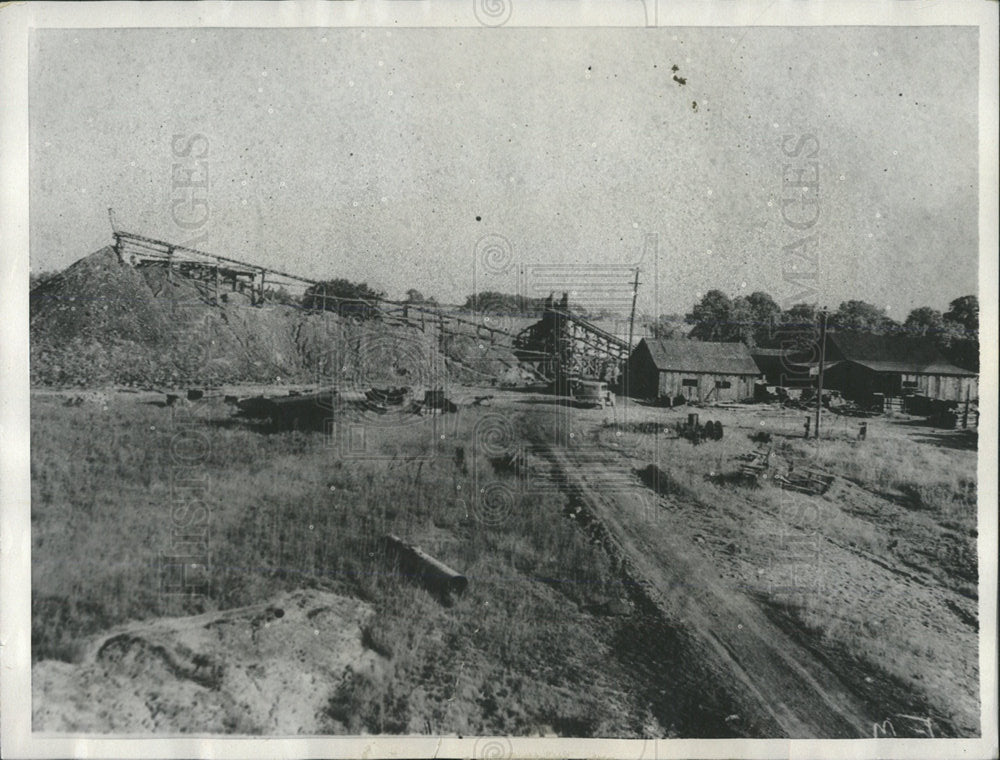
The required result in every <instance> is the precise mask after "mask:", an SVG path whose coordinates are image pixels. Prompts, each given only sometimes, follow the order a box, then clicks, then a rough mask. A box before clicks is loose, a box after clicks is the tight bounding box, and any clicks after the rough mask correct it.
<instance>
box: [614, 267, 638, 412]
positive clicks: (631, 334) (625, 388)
mask: <svg viewBox="0 0 1000 760" xmlns="http://www.w3.org/2000/svg"><path fill="white" fill-rule="evenodd" d="M638 296H639V267H636V268H635V283H634V284H633V285H632V312H631V313H630V314H629V317H628V353H627V354H626V356H625V366H624V367H622V370H623V371H622V375H623V376H624V378H625V382H624V383H621V381H619V382H620V384H621V385H622V388H621V391H622V394H623V395H624V396H625V398H626V399H627V398H628V396H629V393H630V388H631V386H632V378H631V377H629V372H628V360H629V359H630V358H631V356H632V341H633V340H634V339H635V300H636V298H638ZM626 403H627V402H626Z"/></svg>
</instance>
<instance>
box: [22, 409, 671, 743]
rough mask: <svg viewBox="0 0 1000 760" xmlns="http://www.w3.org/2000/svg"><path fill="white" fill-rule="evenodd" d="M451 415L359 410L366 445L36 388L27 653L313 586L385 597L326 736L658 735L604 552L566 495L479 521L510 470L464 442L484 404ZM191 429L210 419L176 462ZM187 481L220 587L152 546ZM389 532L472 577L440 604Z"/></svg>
mask: <svg viewBox="0 0 1000 760" xmlns="http://www.w3.org/2000/svg"><path fill="white" fill-rule="evenodd" d="M444 419H445V418H438V419H437V420H435V419H433V418H416V421H415V422H414V423H412V424H407V425H404V426H401V427H378V426H375V427H369V428H367V433H368V441H367V444H368V451H369V453H370V454H371V456H369V457H346V456H344V455H342V454H341V453H338V451H336V450H335V449H333V448H331V445H330V441H329V439H328V438H327V436H326V435H325V434H323V433H321V432H315V433H311V432H310V433H307V432H281V433H268V432H265V431H262V430H260V429H257V428H255V427H254V426H253V425H250V424H247V423H245V422H243V421H238V420H233V419H231V418H230V412H229V410H228V408H227V407H225V406H224V405H223V404H222V403H221V402H219V401H215V400H212V401H205V402H203V403H200V404H195V405H190V406H185V407H178V408H162V407H160V406H158V405H156V404H154V403H152V402H149V401H140V400H138V398H137V397H130V396H127V395H119V396H117V397H115V398H114V399H113V400H112V401H111V403H110V404H108V405H107V408H105V405H104V404H103V403H101V402H97V403H87V404H84V405H81V406H71V407H67V406H64V405H63V399H62V398H61V397H59V396H48V395H36V396H35V398H34V399H33V404H32V450H31V466H32V542H33V546H32V562H33V579H32V592H33V597H32V599H33V603H32V609H33V630H32V645H33V650H32V653H33V658H34V659H35V660H40V659H63V660H67V661H73V660H74V659H77V658H78V657H79V656H80V653H81V646H82V644H83V642H84V641H85V640H86V637H87V636H89V635H91V634H95V633H97V632H99V631H103V630H105V629H107V628H108V627H109V626H112V625H116V624H119V623H122V622H125V621H129V620H141V619H148V618H152V617H157V616H161V615H178V614H189V613H195V612H201V611H204V610H208V609H216V608H217V609H225V608H232V607H237V606H241V605H247V604H250V603H254V602H260V601H262V600H266V599H268V598H269V597H270V596H272V595H273V594H275V593H276V592H278V591H281V590H287V589H296V588H303V587H315V588H320V589H324V590H332V591H337V592H340V593H344V594H348V595H352V596H357V597H360V598H362V599H365V600H368V601H370V602H372V603H373V604H374V605H375V606H376V609H377V615H376V616H375V618H374V620H373V621H372V623H371V624H370V625H369V627H368V629H367V630H366V631H365V640H366V644H367V645H368V646H370V647H371V648H372V649H374V650H375V651H377V652H379V653H380V654H382V655H384V658H385V660H384V661H385V667H384V668H383V669H382V670H381V671H379V672H373V673H358V674H356V675H355V676H354V678H353V679H352V680H351V681H350V684H349V686H348V687H344V688H341V689H340V690H339V691H338V693H337V694H336V695H334V696H333V697H332V698H331V702H330V706H329V712H328V719H329V726H328V729H329V730H330V731H333V732H337V731H341V732H342V731H350V732H359V731H370V732H401V731H416V732H458V733H484V734H490V733H515V734H532V733H539V732H542V733H562V732H572V733H575V734H578V735H580V734H583V735H591V734H594V735H602V734H603V735H616V736H641V735H644V734H662V733H663V731H665V730H667V729H668V728H669V726H663V727H661V726H660V725H659V724H658V723H657V719H656V717H654V716H653V715H651V714H650V712H649V709H648V706H647V705H644V704H639V703H638V701H637V698H636V697H635V696H634V695H633V692H632V690H630V689H628V688H627V686H628V684H629V683H630V681H629V678H630V676H629V675H628V674H627V673H623V672H621V666H620V665H619V664H618V661H617V660H616V658H615V653H614V652H613V651H611V649H610V646H611V644H610V642H611V641H612V640H613V639H614V636H615V635H616V632H617V629H618V626H619V623H618V621H617V620H614V619H611V618H604V617H598V616H593V615H589V614H587V612H585V608H586V607H587V606H588V605H590V604H595V603H600V602H602V601H606V600H607V599H608V598H611V597H614V596H616V595H619V594H620V588H619V587H618V584H619V580H618V577H617V575H616V574H615V573H614V572H613V569H612V567H611V563H610V562H609V559H608V557H607V556H606V555H605V554H604V553H603V552H601V551H600V550H597V549H595V548H594V547H593V546H592V545H591V544H590V543H589V542H588V538H587V536H586V534H585V533H584V532H583V531H581V530H579V529H577V528H576V527H575V526H574V525H573V523H572V522H571V521H568V520H565V519H563V518H562V517H561V510H562V509H563V507H564V499H563V497H562V496H561V495H560V494H558V493H553V494H548V495H542V496H536V497H533V498H531V499H530V500H522V501H521V502H520V503H515V504H514V505H513V507H512V508H511V509H510V510H509V512H500V513H491V515H490V522H491V524H489V525H487V524H484V522H483V520H482V519H480V518H481V515H479V514H478V513H477V510H476V508H475V507H474V506H473V505H472V504H471V502H472V500H471V499H470V498H469V496H470V494H469V491H470V490H471V488H472V487H473V485H474V484H478V485H479V487H480V488H482V487H483V486H484V485H485V484H495V483H505V482H512V480H513V478H514V475H513V474H512V473H511V472H509V471H508V468H506V467H504V466H503V460H502V457H501V458H497V457H494V458H493V459H494V463H491V462H490V460H489V459H488V458H487V457H484V456H482V455H481V454H480V453H479V452H480V449H476V448H475V447H474V445H473V426H474V424H475V423H476V421H477V416H475V415H473V414H470V413H469V412H468V410H467V409H463V410H462V412H460V413H459V414H458V415H450V416H448V420H447V422H448V424H447V426H446V427H447V432H441V431H442V430H444V428H442V427H441V425H442V424H443V423H442V420H444ZM505 424H506V423H505ZM511 424H514V425H516V424H520V423H518V422H517V420H516V419H514V420H513V422H512V423H511ZM181 430H197V431H199V434H203V435H204V439H203V442H204V445H201V446H199V447H197V451H198V454H199V456H198V457H197V461H195V462H194V463H193V464H192V465H190V466H187V465H185V466H184V467H178V466H177V463H176V459H177V456H176V455H177V452H178V451H181V450H183V447H181V446H179V444H177V443H176V441H177V439H176V438H175V436H176V435H177V434H178V432H179V431H181ZM508 434H509V431H508ZM442 436H444V437H443V438H442ZM172 441H174V442H175V443H174V444H173V448H172V444H171V442H172ZM497 445H498V444H497V442H496V441H495V440H494V441H493V444H492V446H493V449H487V450H488V451H495V449H496V447H497ZM186 451H187V452H188V454H190V453H191V452H192V451H194V447H189V449H187V450H186ZM191 482H197V483H199V494H200V499H201V501H202V502H203V504H204V506H205V507H206V526H207V531H208V534H207V535H208V541H207V545H208V558H207V565H208V567H207V569H206V570H204V571H202V574H203V576H204V579H205V580H207V582H208V593H207V594H205V595H203V596H178V595H168V594H164V593H161V581H162V580H163V576H162V574H161V570H160V567H159V561H158V557H159V555H161V554H164V553H166V554H169V553H171V551H172V548H173V547H175V546H176V545H177V541H178V537H177V534H178V533H179V532H185V531H187V532H190V531H191V529H192V528H193V527H197V525H196V521H194V520H188V524H187V525H185V526H184V527H183V530H180V529H179V528H178V526H177V524H176V523H177V514H176V513H174V514H172V511H171V510H172V501H171V494H172V492H173V493H174V494H175V495H176V493H177V492H178V488H179V487H181V486H184V484H189V483H191ZM188 517H190V514H189V515H188ZM388 532H393V533H396V534H398V535H400V536H403V537H405V538H406V539H408V540H410V541H413V542H415V543H418V544H419V545H421V546H422V547H423V548H424V549H425V550H426V551H428V552H430V553H432V554H434V555H435V556H437V557H439V558H440V559H442V560H443V561H445V562H447V563H448V564H450V565H451V566H453V567H456V568H459V569H461V570H462V571H463V572H464V573H465V574H466V575H467V576H468V577H469V578H470V586H469V590H468V591H467V592H466V593H465V594H464V595H463V596H461V597H460V598H458V599H456V600H454V602H453V603H452V604H451V605H450V606H448V605H444V604H442V603H441V602H440V601H439V600H438V599H436V598H435V597H434V596H432V595H431V594H429V593H428V592H427V591H425V590H424V589H423V588H421V587H419V586H418V585H415V584H414V583H413V582H411V580H410V579H407V578H405V577H401V576H400V575H399V574H398V573H396V572H395V568H394V566H393V565H392V563H391V562H390V561H388V560H387V558H386V557H384V556H383V554H382V549H381V543H380V539H381V537H382V536H383V535H384V534H386V533H388ZM584 685H585V688H583V687H584Z"/></svg>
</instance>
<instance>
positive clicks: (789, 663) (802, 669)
mask: <svg viewBox="0 0 1000 760" xmlns="http://www.w3.org/2000/svg"><path fill="white" fill-rule="evenodd" d="M547 455H548V457H549V458H550V463H551V465H552V466H553V468H554V472H553V475H554V476H555V477H559V478H560V479H561V480H563V482H565V484H566V487H567V490H569V491H570V492H571V493H573V494H574V495H576V496H577V497H578V498H579V499H580V501H581V502H582V503H583V505H584V507H585V508H586V509H588V510H589V511H591V512H592V514H593V516H594V517H595V518H596V519H598V520H599V521H600V522H601V523H602V524H603V525H604V527H605V528H606V529H607V531H608V533H609V534H610V537H611V539H612V541H613V542H614V543H615V545H616V546H617V548H618V550H619V551H620V552H621V555H622V557H623V559H624V561H625V563H626V566H627V567H628V569H629V572H630V574H631V575H632V577H633V580H635V581H636V582H637V583H639V584H640V585H641V586H642V587H643V588H644V590H645V592H646V594H647V595H648V597H649V598H650V599H651V600H652V601H653V602H654V603H655V604H656V605H657V607H658V608H659V609H660V611H661V612H662V613H663V614H664V615H665V616H666V617H667V619H668V620H670V621H671V622H672V623H674V624H676V625H677V626H679V627H680V628H682V629H685V630H686V631H687V632H689V633H690V634H692V639H693V641H694V642H695V646H698V647H699V648H700V649H701V651H700V652H698V653H697V654H698V655H700V657H701V658H702V659H703V660H704V664H706V665H707V666H708V667H709V669H710V670H711V671H713V672H715V673H716V674H717V675H718V678H719V679H720V681H722V682H726V680H727V679H732V688H733V690H734V693H735V694H736V695H737V699H736V701H737V703H739V704H740V705H741V706H743V708H744V709H745V710H746V712H747V713H748V714H750V715H751V716H752V717H753V720H754V721H755V722H756V723H757V724H772V725H775V726H776V727H777V728H778V730H780V732H781V733H783V734H785V735H787V736H789V737H792V738H807V737H810V738H816V737H824V738H860V737H865V736H871V730H872V725H873V723H874V722H875V720H876V717H875V716H874V715H871V714H869V712H868V710H867V709H866V707H865V706H864V704H863V703H862V701H861V700H860V699H858V698H857V697H856V696H855V695H853V694H852V693H851V691H850V690H849V689H848V688H847V687H846V686H845V685H844V684H843V683H842V682H841V681H840V679H839V678H838V677H837V675H836V674H835V673H833V672H832V671H831V670H830V669H829V668H827V667H826V666H825V665H824V664H823V663H821V662H818V661H817V660H816V658H815V657H814V656H813V655H812V654H811V653H809V652H808V651H807V650H805V649H804V648H803V647H802V646H801V645H799V644H797V643H796V642H795V641H794V640H792V639H791V638H790V637H789V636H788V635H787V634H786V633H785V632H783V631H782V630H781V629H780V628H779V627H778V626H777V625H775V624H774V623H773V622H771V621H770V620H769V619H768V618H767V617H766V616H765V615H764V613H763V611H762V610H761V609H760V608H759V607H758V605H757V604H755V603H754V601H753V600H752V599H750V598H749V597H748V596H747V595H746V594H744V593H742V592H740V591H739V590H736V589H733V588H730V587H727V586H726V585H725V583H724V582H723V581H722V579H721V578H720V576H719V574H718V571H717V569H716V568H715V567H714V566H713V565H711V564H710V563H709V562H708V561H707V560H706V558H705V557H704V556H703V555H702V554H701V553H700V551H699V550H698V548H697V546H696V545H694V544H692V543H690V542H689V541H688V540H687V539H686V538H684V537H681V536H678V535H676V534H675V533H674V532H672V531H671V530H670V528H669V524H668V523H667V522H665V521H659V520H655V519H653V520H650V519H649V511H648V510H649V505H648V502H647V500H646V499H645V498H644V495H643V494H642V493H641V492H639V491H637V490H634V489H628V488H625V489H621V488H619V489H609V488H608V487H607V484H608V483H609V482H614V481H615V479H616V478H617V479H618V480H619V481H620V479H621V478H620V469H621V467H622V464H621V460H620V458H618V457H617V456H616V455H615V454H613V453H608V454H606V455H604V456H601V455H599V454H595V452H594V450H593V449H588V450H587V452H586V455H585V456H584V457H579V456H578V455H576V454H574V451H573V449H566V448H562V447H558V446H550V447H548V449H547ZM616 470H617V471H618V472H616Z"/></svg>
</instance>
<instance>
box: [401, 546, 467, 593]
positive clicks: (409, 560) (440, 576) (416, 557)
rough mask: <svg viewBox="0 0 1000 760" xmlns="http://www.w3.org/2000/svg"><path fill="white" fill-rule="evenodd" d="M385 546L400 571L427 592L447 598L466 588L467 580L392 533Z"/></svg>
mask: <svg viewBox="0 0 1000 760" xmlns="http://www.w3.org/2000/svg"><path fill="white" fill-rule="evenodd" d="M385 544H386V550H387V552H388V553H391V554H394V555H395V556H396V557H397V559H398V560H399V568H400V570H401V571H402V572H403V573H404V574H405V575H408V576H410V577H413V578H415V579H417V580H419V581H420V582H421V583H422V584H423V585H424V586H425V587H427V588H428V590H430V591H433V592H435V593H437V594H440V595H441V596H443V597H448V596H449V595H451V594H461V593H462V592H464V591H465V589H466V588H467V587H468V585H469V579H468V578H466V577H465V576H464V575H462V574H461V573H460V572H458V571H457V570H454V569H452V568H450V567H448V566H447V565H446V564H444V563H443V562H441V561H440V560H439V559H436V558H434V557H432V556H431V555H430V554H428V553H427V552H425V551H423V550H422V549H421V548H420V547H419V546H414V545H413V544H410V543H407V542H406V541H404V540H403V539H401V538H400V537H399V536H396V535H393V534H392V533H389V534H387V535H386V537H385Z"/></svg>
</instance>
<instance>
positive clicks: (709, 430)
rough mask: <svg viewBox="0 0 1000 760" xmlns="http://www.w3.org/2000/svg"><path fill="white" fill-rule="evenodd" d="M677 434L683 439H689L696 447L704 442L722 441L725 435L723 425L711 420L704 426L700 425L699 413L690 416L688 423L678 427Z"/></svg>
mask: <svg viewBox="0 0 1000 760" xmlns="http://www.w3.org/2000/svg"><path fill="white" fill-rule="evenodd" d="M677 434H678V435H679V436H680V437H681V438H687V439H688V440H689V441H691V443H693V444H694V445H696V446H697V445H698V444H699V443H701V442H702V441H721V440H722V435H723V429H722V423H721V422H719V421H717V420H716V421H715V422H713V421H712V420H709V421H708V422H706V423H705V424H704V425H701V424H699V423H698V415H697V413H694V412H692V413H690V414H688V420H687V422H682V423H680V424H679V425H677Z"/></svg>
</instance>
